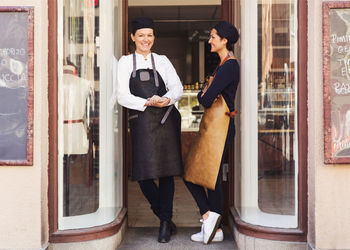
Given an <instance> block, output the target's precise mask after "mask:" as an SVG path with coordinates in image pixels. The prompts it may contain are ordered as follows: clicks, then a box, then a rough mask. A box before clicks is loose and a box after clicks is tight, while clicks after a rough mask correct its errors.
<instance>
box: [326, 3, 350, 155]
mask: <svg viewBox="0 0 350 250" xmlns="http://www.w3.org/2000/svg"><path fill="white" fill-rule="evenodd" d="M330 47H331V54H330V60H331V68H330V73H331V74H330V87H331V92H330V98H331V137H332V140H331V143H332V147H331V154H332V157H334V158H337V157H349V156H350V10H349V9H332V10H331V11H330Z"/></svg>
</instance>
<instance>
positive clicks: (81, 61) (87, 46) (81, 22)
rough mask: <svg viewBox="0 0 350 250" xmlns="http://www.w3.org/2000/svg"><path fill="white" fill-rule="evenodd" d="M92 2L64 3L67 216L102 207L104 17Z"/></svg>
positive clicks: (65, 203)
mask: <svg viewBox="0 0 350 250" xmlns="http://www.w3.org/2000/svg"><path fill="white" fill-rule="evenodd" d="M92 3H93V2H92V1H91V3H90V2H89V1H69V0H65V1H64V19H63V26H64V37H63V42H64V46H63V58H64V59H63V62H62V63H63V82H62V91H63V100H62V105H63V119H64V121H63V122H64V125H63V134H64V140H63V141H64V143H63V144H64V145H63V151H64V160H63V168H64V176H63V179H64V180H63V182H64V183H63V190H64V191H63V207H64V208H63V216H75V215H83V214H89V213H93V212H95V211H96V210H97V209H98V207H99V91H98V90H99V88H98V86H99V68H98V67H97V65H96V62H97V60H96V54H97V52H96V48H95V40H96V37H97V36H99V29H98V27H99V16H96V15H95V14H96V12H95V7H94V5H93V4H92Z"/></svg>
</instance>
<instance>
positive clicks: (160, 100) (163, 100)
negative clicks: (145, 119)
mask: <svg viewBox="0 0 350 250" xmlns="http://www.w3.org/2000/svg"><path fill="white" fill-rule="evenodd" d="M169 102H170V99H169V98H167V97H160V96H158V95H154V96H152V97H151V98H148V99H147V102H146V106H154V107H158V108H162V107H165V106H167V105H168V104H169Z"/></svg>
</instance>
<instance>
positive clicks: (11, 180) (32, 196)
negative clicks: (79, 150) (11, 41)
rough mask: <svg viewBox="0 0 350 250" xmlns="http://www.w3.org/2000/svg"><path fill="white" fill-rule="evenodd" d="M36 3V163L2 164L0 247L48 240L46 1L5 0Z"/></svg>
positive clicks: (34, 245) (37, 244)
mask: <svg viewBox="0 0 350 250" xmlns="http://www.w3.org/2000/svg"><path fill="white" fill-rule="evenodd" d="M1 6H34V139H33V143H34V157H33V158H34V164H33V166H30V167H0V204H1V206H0V249H7V248H9V249H13V248H16V249H42V248H43V247H45V246H46V245H47V242H48V221H47V213H48V210H47V183H48V182H47V180H48V176H47V165H48V128H47V127H48V125H47V124H48V101H47V83H48V80H47V71H48V69H47V59H48V58H47V56H48V42H47V29H48V21H47V18H48V17H47V1H45V0H27V1H25V0H22V1H21V0H2V1H1Z"/></svg>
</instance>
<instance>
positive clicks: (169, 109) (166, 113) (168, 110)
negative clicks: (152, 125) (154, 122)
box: [160, 105, 174, 124]
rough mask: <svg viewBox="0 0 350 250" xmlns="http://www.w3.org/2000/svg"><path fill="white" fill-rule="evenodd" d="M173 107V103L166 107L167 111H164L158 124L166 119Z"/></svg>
mask: <svg viewBox="0 0 350 250" xmlns="http://www.w3.org/2000/svg"><path fill="white" fill-rule="evenodd" d="M173 108H174V105H171V106H169V108H168V109H167V111H166V112H165V114H164V116H163V119H162V120H161V121H160V124H164V123H165V121H166V119H167V118H168V116H169V114H170V112H171V110H172V109H173Z"/></svg>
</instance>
